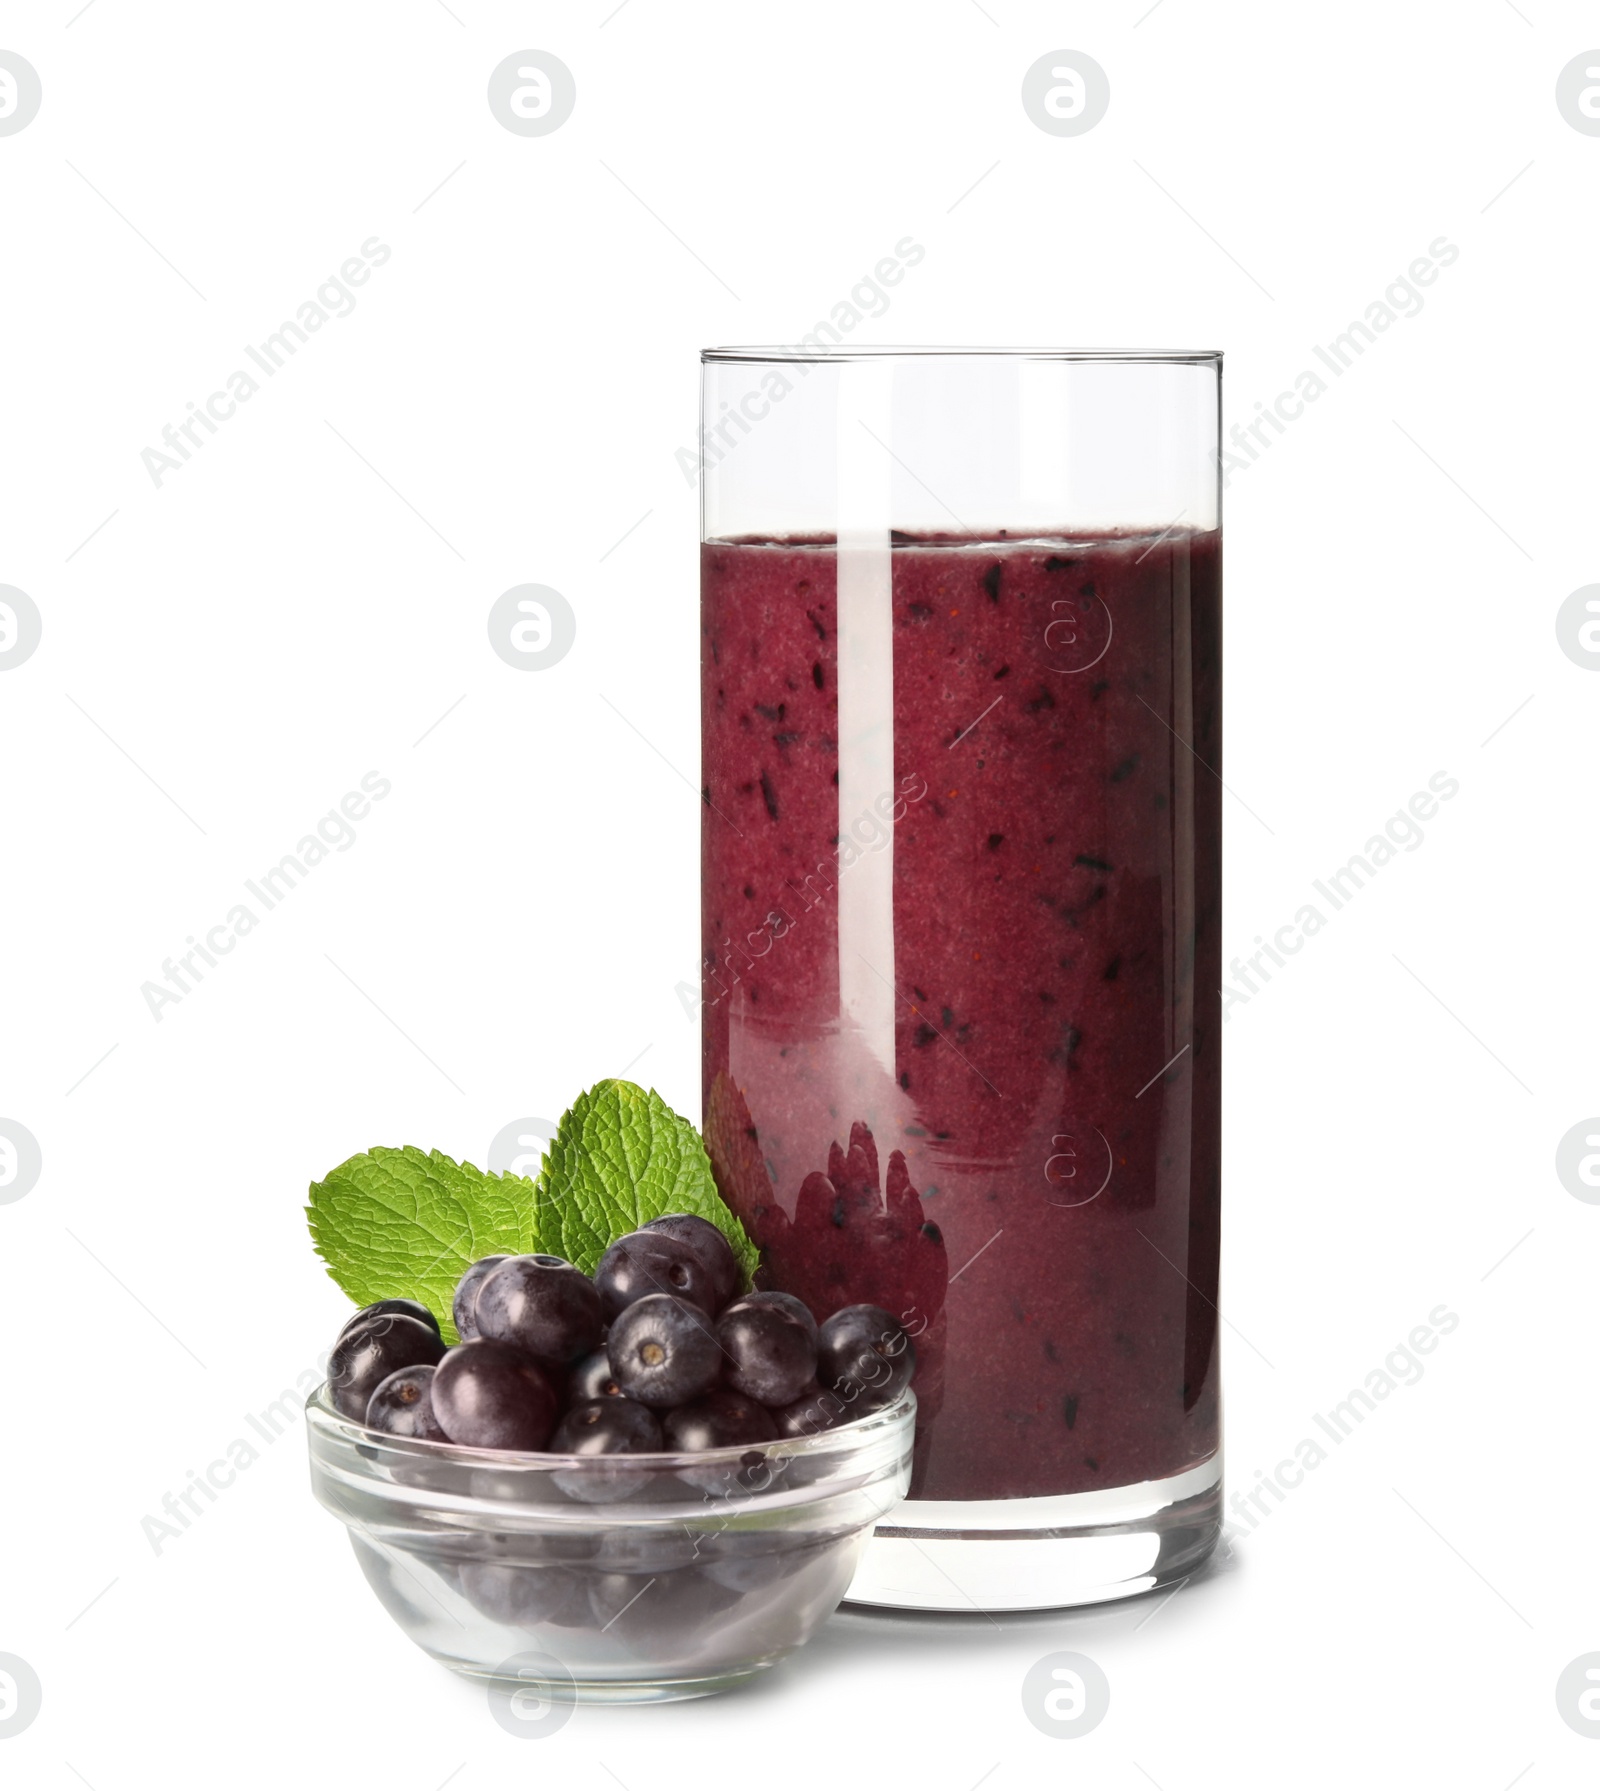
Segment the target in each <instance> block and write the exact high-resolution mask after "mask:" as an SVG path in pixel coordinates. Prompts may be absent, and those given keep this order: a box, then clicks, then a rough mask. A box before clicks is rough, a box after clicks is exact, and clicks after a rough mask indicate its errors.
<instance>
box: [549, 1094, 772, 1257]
mask: <svg viewBox="0 0 1600 1791" xmlns="http://www.w3.org/2000/svg"><path fill="white" fill-rule="evenodd" d="M663 1213H695V1214H698V1215H699V1216H700V1217H701V1218H702V1219H709V1220H710V1221H711V1223H712V1224H713V1225H715V1226H716V1227H717V1229H718V1230H719V1231H720V1232H721V1233H722V1235H723V1236H724V1237H725V1238H726V1239H727V1240H728V1242H729V1243H730V1244H731V1245H732V1246H733V1253H734V1256H735V1257H736V1258H737V1259H738V1262H739V1267H740V1268H741V1269H742V1270H743V1272H744V1274H745V1276H746V1278H748V1277H749V1276H751V1275H753V1274H754V1273H755V1268H756V1262H757V1251H756V1247H755V1245H754V1244H752V1243H751V1242H750V1239H749V1238H748V1237H747V1236H746V1235H745V1229H744V1227H743V1226H742V1225H741V1224H740V1223H739V1221H738V1220H737V1219H736V1218H735V1217H734V1216H733V1214H732V1213H731V1212H730V1211H729V1210H728V1208H727V1207H726V1206H724V1205H723V1202H722V1197H721V1195H720V1194H718V1192H717V1184H716V1182H715V1180H714V1179H713V1177H712V1174H711V1159H710V1158H709V1157H708V1156H707V1155H706V1147H705V1146H704V1145H703V1144H702V1143H701V1142H700V1134H699V1133H698V1132H697V1131H696V1130H695V1128H694V1127H693V1125H691V1124H690V1122H689V1121H688V1120H686V1119H684V1118H683V1117H682V1115H681V1114H677V1113H674V1112H673V1111H672V1109H671V1108H670V1107H669V1106H668V1105H667V1103H666V1102H665V1101H664V1100H662V1098H661V1097H660V1095H658V1094H657V1093H656V1092H655V1090H654V1089H651V1090H649V1092H648V1093H647V1092H646V1091H645V1090H644V1089H642V1088H640V1087H639V1086H638V1084H637V1083H633V1082H618V1081H611V1082H601V1083H599V1084H598V1085H597V1086H596V1087H594V1088H591V1089H590V1090H589V1091H588V1093H587V1094H581V1095H579V1096H578V1098H577V1100H575V1101H574V1102H573V1103H572V1105H571V1106H570V1107H569V1108H568V1109H567V1111H566V1113H565V1114H564V1115H563V1116H562V1120H561V1124H560V1126H559V1127H558V1128H557V1130H556V1135H555V1138H554V1140H553V1141H552V1142H551V1145H550V1148H549V1150H548V1151H546V1152H545V1157H544V1166H543V1168H542V1169H541V1170H540V1172H539V1182H538V1205H537V1207H536V1208H535V1211H534V1228H535V1230H536V1231H537V1232H538V1234H539V1236H540V1238H541V1239H542V1240H543V1241H542V1242H541V1243H540V1245H539V1246H538V1247H539V1248H540V1249H541V1250H549V1251H551V1252H552V1253H553V1254H554V1255H556V1256H564V1257H566V1259H567V1261H568V1262H570V1263H574V1264H576V1265H577V1267H578V1268H580V1269H582V1270H583V1272H584V1274H586V1275H592V1274H593V1273H594V1270H595V1265H596V1264H597V1263H598V1262H599V1261H600V1258H601V1256H602V1255H604V1253H605V1250H606V1246H607V1245H608V1244H610V1243H611V1242H612V1241H613V1239H615V1238H619V1237H621V1236H622V1235H623V1234H624V1233H625V1232H629V1231H637V1230H638V1229H639V1227H640V1226H641V1225H645V1224H647V1223H648V1222H649V1221H650V1220H651V1219H659V1218H660V1217H661V1215H662V1214H663Z"/></svg>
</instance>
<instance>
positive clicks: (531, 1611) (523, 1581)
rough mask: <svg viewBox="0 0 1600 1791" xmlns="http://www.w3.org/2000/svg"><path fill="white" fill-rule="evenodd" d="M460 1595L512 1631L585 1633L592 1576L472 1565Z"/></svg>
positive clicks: (466, 1567)
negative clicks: (542, 1628) (549, 1628)
mask: <svg viewBox="0 0 1600 1791" xmlns="http://www.w3.org/2000/svg"><path fill="white" fill-rule="evenodd" d="M461 1590H462V1591H463V1592H465V1593H466V1595H467V1597H468V1598H469V1599H470V1600H471V1601H472V1603H473V1605H474V1606H475V1607H476V1608H477V1609H478V1610H480V1611H482V1613H483V1614H484V1616H486V1617H489V1618H492V1619H493V1620H494V1622H496V1623H505V1624H509V1625H510V1626H511V1627H512V1628H513V1629H533V1628H536V1627H538V1626H539V1625H540V1624H545V1623H548V1624H553V1625H554V1626H555V1627H556V1628H558V1629H586V1628H588V1626H589V1623H590V1620H591V1612H590V1608H589V1580H588V1576H587V1575H585V1574H583V1573H581V1572H580V1571H578V1570H577V1569H576V1568H573V1567H562V1566H559V1565H547V1564H544V1563H540V1564H538V1565H528V1566H524V1565H522V1564H521V1563H517V1562H502V1561H467V1562H464V1563H463V1564H462V1568H461Z"/></svg>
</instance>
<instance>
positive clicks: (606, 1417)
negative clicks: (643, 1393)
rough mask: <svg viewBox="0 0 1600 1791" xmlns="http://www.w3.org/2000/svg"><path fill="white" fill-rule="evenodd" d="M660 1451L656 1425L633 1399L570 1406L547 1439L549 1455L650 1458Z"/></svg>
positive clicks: (648, 1410)
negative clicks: (643, 1456) (570, 1408)
mask: <svg viewBox="0 0 1600 1791" xmlns="http://www.w3.org/2000/svg"><path fill="white" fill-rule="evenodd" d="M660 1448H661V1425H660V1422H659V1421H658V1420H657V1418H656V1415H655V1413H654V1412H652V1411H651V1410H650V1408H649V1407H648V1406H643V1405H640V1404H639V1402H638V1400H636V1399H591V1400H590V1401H589V1403H588V1404H587V1405H578V1406H574V1407H573V1408H572V1410H571V1411H570V1412H568V1413H567V1415H566V1417H564V1418H563V1419H562V1420H561V1422H560V1423H559V1424H558V1425H557V1426H556V1433H555V1435H554V1436H553V1437H552V1438H551V1439H550V1452H551V1454H552V1455H650V1454H653V1453H657V1452H659V1450H660Z"/></svg>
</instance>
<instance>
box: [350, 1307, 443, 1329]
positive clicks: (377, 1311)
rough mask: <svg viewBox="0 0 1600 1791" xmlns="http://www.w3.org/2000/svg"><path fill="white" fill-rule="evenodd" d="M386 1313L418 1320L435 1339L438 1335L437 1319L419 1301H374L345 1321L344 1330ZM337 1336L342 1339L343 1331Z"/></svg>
mask: <svg viewBox="0 0 1600 1791" xmlns="http://www.w3.org/2000/svg"><path fill="white" fill-rule="evenodd" d="M386 1312H388V1313H392V1314H393V1315H394V1316H395V1317H397V1318H419V1319H421V1320H422V1322H423V1324H425V1325H428V1326H430V1327H431V1329H432V1331H433V1334H434V1335H435V1336H436V1337H437V1336H438V1335H439V1321H438V1319H436V1318H435V1317H434V1316H433V1314H432V1313H431V1312H430V1311H429V1310H428V1308H427V1307H426V1306H424V1305H423V1303H422V1302H421V1300H374V1301H373V1303H372V1304H371V1305H370V1306H363V1307H362V1308H361V1310H360V1311H359V1312H357V1313H355V1314H354V1315H353V1316H352V1317H351V1318H349V1319H348V1320H346V1322H345V1327H344V1329H345V1331H348V1330H350V1329H351V1327H352V1326H354V1325H358V1324H360V1323H361V1321H362V1320H363V1319H364V1318H381V1317H382V1316H383V1315H384V1313H386ZM339 1335H340V1336H341V1337H342V1336H343V1335H344V1331H341V1332H340V1333H339Z"/></svg>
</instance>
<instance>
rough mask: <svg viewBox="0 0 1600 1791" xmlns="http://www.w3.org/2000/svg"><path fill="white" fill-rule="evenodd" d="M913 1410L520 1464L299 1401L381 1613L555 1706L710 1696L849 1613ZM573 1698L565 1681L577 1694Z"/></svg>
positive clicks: (328, 1489)
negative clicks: (751, 1441)
mask: <svg viewBox="0 0 1600 1791" xmlns="http://www.w3.org/2000/svg"><path fill="white" fill-rule="evenodd" d="M915 1414H916V1399H915V1396H914V1395H913V1394H911V1393H909V1392H907V1393H904V1394H902V1395H901V1397H900V1398H899V1399H898V1400H897V1401H896V1402H895V1403H894V1404H893V1405H892V1406H889V1407H887V1408H885V1410H883V1411H881V1412H876V1413H873V1414H872V1415H871V1416H869V1417H865V1418H858V1419H857V1420H856V1421H855V1422H854V1423H851V1424H846V1425H842V1426H840V1428H839V1429H837V1430H831V1431H827V1432H824V1433H823V1434H822V1435H821V1436H815V1437H795V1438H787V1439H784V1440H782V1441H780V1442H776V1443H763V1444H760V1445H758V1446H757V1447H755V1448H749V1449H713V1450H708V1451H706V1452H705V1453H704V1454H700V1455H629V1456H622V1457H618V1456H575V1455H516V1454H504V1453H500V1452H498V1451H495V1450H489V1449H461V1448H456V1447H455V1446H453V1445H449V1444H442V1443H425V1442H417V1441H413V1440H411V1439H409V1438H402V1437H391V1436H385V1435H383V1434H382V1433H381V1432H379V1431H375V1430H369V1429H368V1428H367V1427H366V1426H365V1425H364V1424H355V1423H352V1422H351V1420H349V1419H348V1418H345V1417H342V1416H340V1414H339V1413H338V1412H337V1411H335V1410H334V1408H333V1406H332V1404H331V1403H330V1401H329V1399H328V1393H327V1388H326V1387H325V1386H324V1387H320V1388H318V1390H317V1391H316V1392H315V1393H313V1394H312V1395H311V1397H310V1399H309V1400H308V1401H307V1402H306V1430H307V1435H308V1437H309V1439H310V1449H311V1484H312V1490H313V1491H314V1492H315V1493H316V1495H317V1498H318V1499H319V1500H320V1501H321V1503H322V1504H323V1505H324V1506H325V1507H326V1508H327V1509H328V1510H329V1511H331V1512H332V1513H333V1514H334V1516H335V1517H337V1518H339V1519H340V1520H341V1521H342V1522H343V1523H344V1524H345V1525H346V1526H347V1527H348V1528H349V1531H350V1542H351V1546H352V1547H353V1548H354V1549H355V1553H356V1559H357V1560H358V1561H359V1562H360V1563H361V1569H362V1572H363V1573H365V1574H366V1576H367V1580H368V1583H369V1584H370V1585H371V1587H372V1589H373V1591H374V1592H376V1593H377V1595H378V1598H379V1601H380V1602H381V1603H382V1605H383V1606H384V1608H385V1609H386V1610H387V1611H388V1613H389V1615H390V1616H391V1617H393V1618H394V1620H395V1622H396V1623H398V1624H399V1625H400V1627H401V1628H402V1629H403V1630H404V1631H405V1632H406V1634H407V1635H408V1636H410V1638H411V1639H412V1641H414V1642H415V1643H416V1644H417V1645H418V1646H419V1647H421V1648H424V1649H426V1651H427V1652H428V1653H429V1654H431V1655H432V1656H433V1658H434V1659H435V1660H438V1661H442V1662H443V1663H444V1664H445V1665H446V1666H448V1667H453V1668H455V1670H456V1671H457V1672H460V1673H465V1674H468V1675H470V1676H471V1677H474V1678H478V1679H483V1680H486V1681H489V1682H490V1683H491V1684H494V1685H499V1686H501V1687H508V1688H515V1687H517V1686H518V1685H525V1684H526V1681H527V1678H528V1668H527V1665H526V1661H525V1660H524V1661H519V1659H518V1657H519V1656H523V1657H529V1658H532V1657H539V1658H541V1659H543V1660H544V1661H545V1663H546V1664H545V1665H544V1666H543V1667H541V1668H540V1672H539V1676H540V1677H541V1678H542V1679H543V1680H544V1681H545V1682H546V1684H547V1686H548V1695H549V1696H550V1698H551V1699H552V1700H553V1701H558V1702H559V1701H560V1700H561V1699H563V1698H571V1699H573V1700H577V1701H583V1702H608V1703H641V1702H649V1701H654V1700H658V1699H666V1698H692V1697H699V1696H702V1695H703V1694H705V1693H707V1692H714V1691H722V1690H725V1689H726V1688H727V1687H729V1686H733V1685H738V1684H740V1683H741V1682H742V1681H744V1680H746V1679H749V1678H752V1677H753V1676H754V1675H755V1674H757V1673H761V1672H764V1671H765V1670H766V1669H767V1668H768V1667H770V1666H773V1665H775V1664H776V1663H777V1662H778V1661H780V1660H781V1659H782V1658H783V1657H784V1655H786V1654H788V1653H789V1652H790V1651H791V1650H792V1649H794V1648H798V1647H799V1646H800V1645H801V1644H802V1643H803V1642H806V1641H808V1640H809V1639H810V1637H811V1636H812V1635H813V1634H814V1633H815V1631H816V1630H817V1629H818V1627H819V1626H820V1625H821V1624H822V1623H823V1622H824V1621H825V1620H826V1618H827V1617H828V1616H829V1615H830V1613H831V1612H832V1611H833V1609H834V1607H835V1606H836V1605H837V1604H838V1602H839V1600H840V1599H841V1598H842V1597H843V1596H844V1592H845V1589H846V1587H847V1586H848V1585H849V1584H850V1580H851V1576H852V1575H853V1574H854V1572H855V1569H856V1563H857V1561H858V1559H859V1557H860V1554H861V1550H862V1547H863V1545H864V1544H865V1542H866V1539H867V1537H868V1535H869V1534H870V1532H871V1530H872V1526H873V1525H874V1524H875V1523H876V1522H877V1521H878V1520H879V1519H880V1518H881V1517H882V1516H883V1515H884V1513H885V1512H886V1511H888V1510H889V1509H890V1508H891V1507H893V1506H894V1505H896V1504H897V1503H898V1502H899V1501H900V1499H901V1498H903V1497H904V1495H905V1492H906V1488H907V1487H908V1485H909V1484H910V1478H911V1437H912V1429H913V1425H914V1421H915ZM568 1682H570V1684H569V1683H568Z"/></svg>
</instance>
